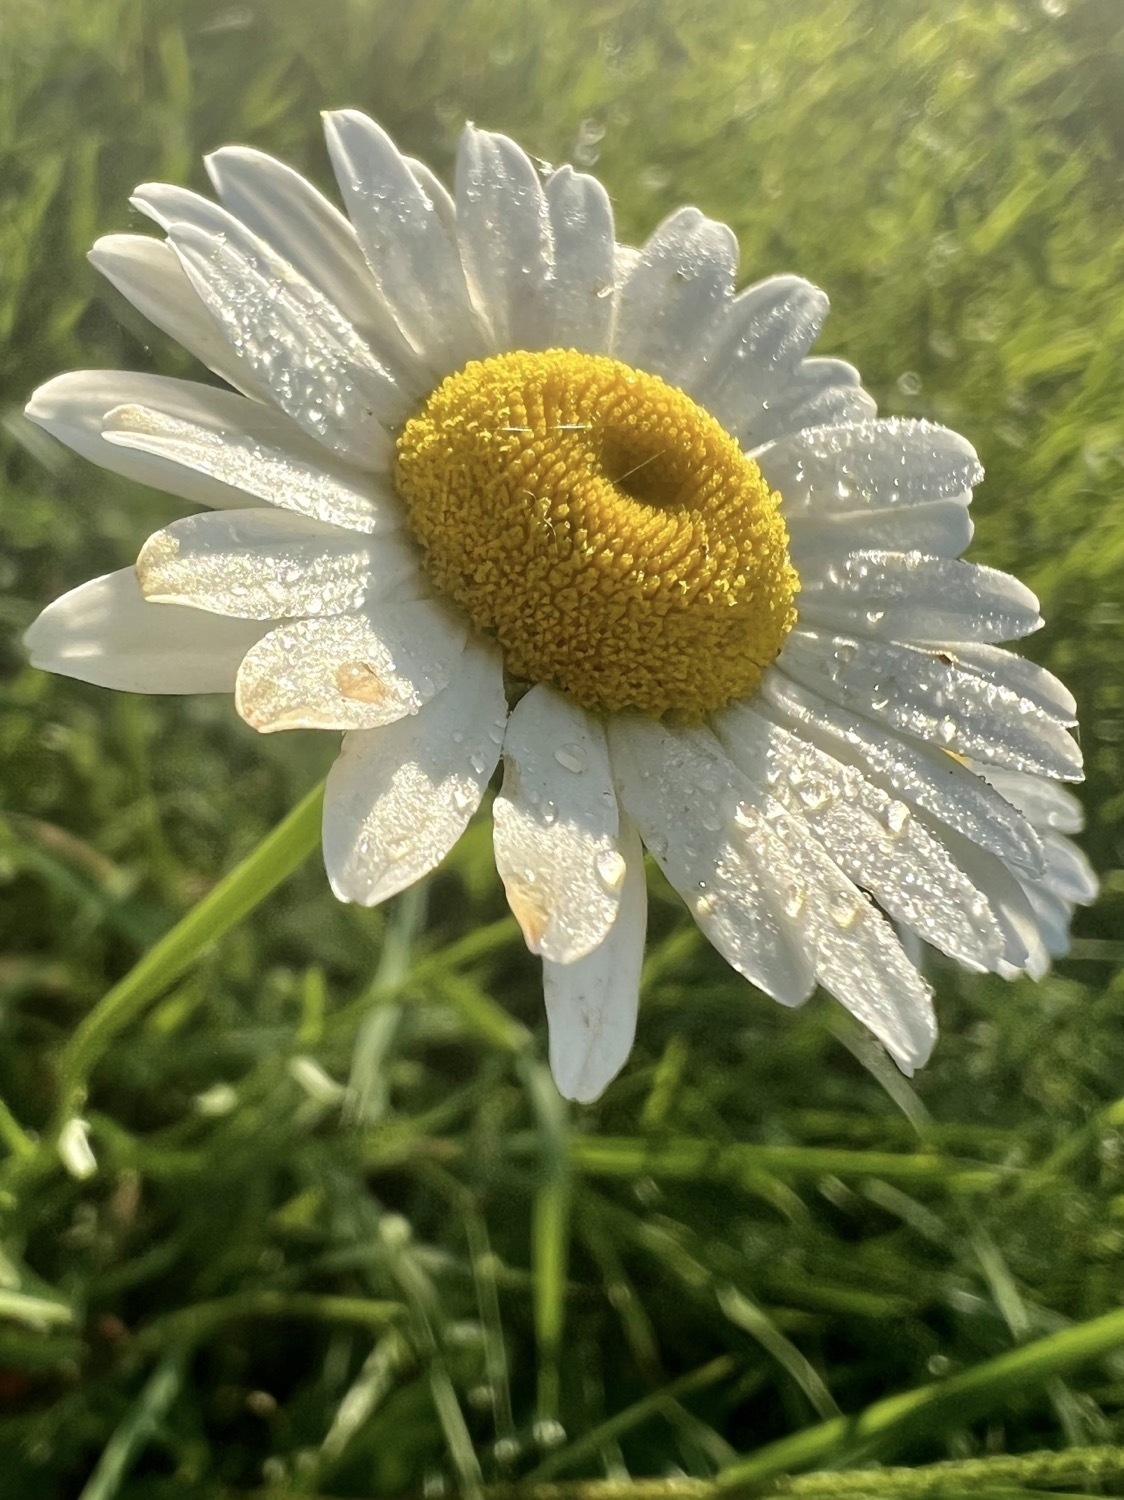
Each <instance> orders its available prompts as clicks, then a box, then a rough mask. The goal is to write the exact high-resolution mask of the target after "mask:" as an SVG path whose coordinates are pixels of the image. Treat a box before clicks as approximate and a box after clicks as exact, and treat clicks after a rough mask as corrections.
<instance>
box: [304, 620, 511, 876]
mask: <svg viewBox="0 0 1124 1500" xmlns="http://www.w3.org/2000/svg"><path fill="white" fill-rule="evenodd" d="M506 718H507V702H506V699H505V697H504V690H503V664H502V661H501V659H500V655H499V652H498V651H496V650H495V648H494V647H492V646H489V645H485V644H484V643H482V642H480V641H479V640H474V641H470V642H469V644H468V646H467V648H466V649H465V652H464V655H463V657H462V658H461V662H460V665H459V667H458V669H457V672H456V675H455V676H454V678H453V679H452V681H451V682H450V683H449V686H448V687H447V688H445V690H444V691H443V692H441V693H438V695H437V696H436V697H435V698H433V699H431V700H430V702H429V703H427V704H425V706H424V707H423V708H422V709H421V710H420V711H419V712H418V713H417V714H416V715H414V716H413V717H411V718H407V719H399V721H398V722H397V723H396V724H389V725H387V726H386V728H384V729H371V730H364V731H361V732H359V733H356V734H349V735H346V736H345V737H344V742H343V751H342V753H341V755H340V758H339V759H338V760H337V761H336V763H335V765H334V766H333V767H332V770H331V772H330V773H329V775H328V783H327V787H326V789H325V794H324V864H325V866H326V868H327V871H328V879H329V880H330V882H331V885H332V890H333V891H334V892H335V893H336V895H337V896H338V897H339V898H340V900H341V901H358V902H360V903H361V904H362V905H364V906H374V905H376V904H377V903H378V902H380V901H385V900H386V899H387V897H388V896H393V895H396V894H397V892H399V891H401V890H404V889H405V888H406V887H407V886H409V885H413V883H414V881H416V880H420V879H421V877H422V876H423V875H426V874H428V873H429V871H430V870H432V869H433V868H434V867H435V866H436V865H438V864H439V863H440V862H441V860H442V859H444V857H445V855H446V854H447V853H448V852H449V850H450V849H451V848H452V847H453V845H454V844H455V843H456V841H457V839H459V838H460V836H461V834H462V833H463V832H464V830H465V828H466V826H467V824H468V821H469V819H470V818H471V817H472V815H473V813H474V812H475V811H476V809H477V807H478V806H479V804H480V799H481V797H483V795H484V791H485V788H486V787H487V785H488V781H489V778H490V777H491V774H492V772H493V771H494V770H495V766H496V762H497V761H498V759H499V754H500V746H501V744H502V742H503V730H504V723H505V720H506Z"/></svg>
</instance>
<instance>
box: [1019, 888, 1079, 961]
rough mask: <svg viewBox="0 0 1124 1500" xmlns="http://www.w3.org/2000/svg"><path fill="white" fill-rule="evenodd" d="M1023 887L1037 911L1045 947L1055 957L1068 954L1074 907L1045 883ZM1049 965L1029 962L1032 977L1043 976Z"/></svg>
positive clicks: (1027, 897)
mask: <svg viewBox="0 0 1124 1500" xmlns="http://www.w3.org/2000/svg"><path fill="white" fill-rule="evenodd" d="M1023 890H1024V892H1025V893H1026V899H1027V901H1028V902H1029V903H1030V909H1031V911H1032V912H1033V914H1034V921H1035V923H1036V925H1037V928H1038V938H1039V941H1040V943H1041V944H1042V947H1043V948H1044V949H1045V951H1046V953H1047V954H1049V956H1050V957H1051V958H1064V957H1065V955H1066V954H1067V953H1068V952H1069V948H1070V941H1071V939H1070V933H1069V924H1070V919H1071V918H1072V916H1073V907H1072V906H1071V905H1070V904H1069V902H1068V901H1063V900H1062V899H1061V897H1060V896H1055V895H1054V894H1053V892H1052V891H1048V890H1047V889H1046V888H1045V887H1044V886H1040V885H1024V887H1023ZM1048 967H1049V965H1048V964H1042V963H1038V964H1034V965H1033V966H1032V965H1031V964H1028V965H1027V972H1028V973H1029V974H1030V975H1031V978H1033V979H1040V978H1041V977H1042V975H1043V974H1044V973H1045V972H1046V970H1047V968H1048Z"/></svg>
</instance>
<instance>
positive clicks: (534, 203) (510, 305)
mask: <svg viewBox="0 0 1124 1500" xmlns="http://www.w3.org/2000/svg"><path fill="white" fill-rule="evenodd" d="M456 198H457V240H458V242H459V244H460V253H461V262H462V264H463V266H464V273H465V279H466V280H467V282H468V284H469V286H470V287H471V288H472V289H473V292H474V293H475V295H476V301H477V305H478V306H479V308H480V310H481V312H482V313H483V314H484V316H485V317H486V318H487V321H488V322H489V324H490V325H491V329H492V341H493V347H494V348H495V349H496V350H499V351H502V350H505V349H544V348H547V347H548V346H549V345H550V343H551V335H552V321H553V319H552V313H553V307H554V235H553V232H552V229H551V222H550V212H549V209H548V208H547V202H546V194H545V193H544V192H543V188H542V183H541V182H540V181H539V174H538V173H537V172H536V171H535V169H534V166H533V165H532V163H531V160H530V158H529V157H528V156H527V154H526V152H525V151H523V150H521V149H520V147H518V146H517V145H516V144H515V142H514V141H512V140H509V139H508V138H507V136H505V135H496V134H493V133H492V132H491V131H487V130H477V129H475V128H474V127H473V126H472V125H468V126H466V127H465V129H464V131H463V132H462V133H461V138H460V144H459V146H458V148H457V172H456Z"/></svg>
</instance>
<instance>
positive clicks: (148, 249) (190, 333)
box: [89, 234, 265, 396]
mask: <svg viewBox="0 0 1124 1500" xmlns="http://www.w3.org/2000/svg"><path fill="white" fill-rule="evenodd" d="M89 258H90V261H91V263H92V264H93V265H94V266H96V268H97V269H98V270H99V271H100V272H101V274H102V275H103V276H104V277H105V278H106V280H107V281H111V282H112V283H113V285H114V286H115V287H116V288H117V290H118V291H119V292H121V293H122V295H123V296H125V297H127V298H128V299H129V301H130V302H131V303H132V304H133V306H134V307H135V308H136V309H137V311H138V312H140V313H143V315H144V316H145V317H146V318H147V319H148V320H149V322H150V323H154V324H155V325H156V327H157V328H161V329H163V331H164V332H165V333H167V334H169V335H170V336H171V337H172V338H173V339H175V341H176V343H177V344H182V346H183V347H184V348H185V349H186V350H187V351H188V352H189V353H190V354H194V355H195V357H196V359H199V360H202V362H203V364H205V365H206V366H207V368H208V369H209V370H213V371H214V372H215V374H216V375H218V376H219V377H220V378H221V379H223V380H225V381H226V382H227V383H228V384H229V385H232V386H234V387H235V388H236V389H238V390H242V391H246V392H247V393H248V394H250V395H253V396H258V395H262V396H264V394H265V392H264V391H263V390H262V389H261V387H260V386H259V383H258V381H257V380H256V379H255V377H254V375H253V373H252V371H248V370H247V369H246V368H245V367H244V366H243V365H242V363H241V361H240V360H239V358H238V356H237V355H236V354H235V352H234V350H233V349H232V348H231V347H230V342H229V340H228V339H226V338H224V337H223V335H222V333H221V332H220V331H219V330H218V329H217V328H216V327H215V320H214V318H212V317H211V315H210V313H209V312H208V311H207V309H206V308H205V307H204V306H203V304H202V302H200V300H199V296H198V293H197V292H196V290H195V288H194V287H193V286H192V284H191V282H190V281H189V280H188V278H187V273H186V271H185V270H184V268H183V266H182V265H181V264H180V258H179V256H178V255H177V254H176V252H175V251H174V250H173V249H172V247H171V245H169V244H167V243H166V242H165V241H164V240H154V239H152V238H151V237H150V236H148V235H145V234H108V235H106V236H104V238H102V239H100V240H98V241H97V242H96V243H95V245H94V247H93V249H92V250H91V251H90V252H89Z"/></svg>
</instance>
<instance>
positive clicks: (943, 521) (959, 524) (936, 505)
mask: <svg viewBox="0 0 1124 1500" xmlns="http://www.w3.org/2000/svg"><path fill="white" fill-rule="evenodd" d="M781 498H782V501H783V498H784V497H783V496H782V497H781ZM781 513H782V515H783V516H784V520H785V524H786V526H787V527H788V535H789V544H790V546H789V550H790V552H791V554H792V560H793V562H794V563H795V565H796V569H797V572H798V573H799V574H800V577H801V582H803V577H804V571H805V569H807V570H809V571H812V570H815V569H821V570H822V569H826V568H827V567H828V566H829V565H830V564H831V563H832V562H833V561H834V562H838V560H839V559H840V558H841V557H845V556H846V554H847V553H848V552H861V551H862V549H863V548H864V547H884V548H885V549H886V550H887V551H890V552H899V551H900V552H908V551H912V550H914V549H916V550H917V551H920V552H927V553H929V554H930V555H932V556H933V557H959V556H960V554H961V553H962V552H963V551H964V549H965V547H967V545H968V543H969V542H970V541H971V540H972V529H973V528H972V518H971V515H970V514H969V511H968V507H967V506H966V505H964V504H963V503H962V502H961V501H959V500H930V501H928V503H927V504H925V505H888V506H885V507H883V508H882V509H879V510H843V511H837V512H831V513H830V514H824V512H822V511H797V512H796V513H795V514H793V515H790V514H789V513H788V511H787V510H786V508H785V507H784V505H783V504H782V506H781Z"/></svg>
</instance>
